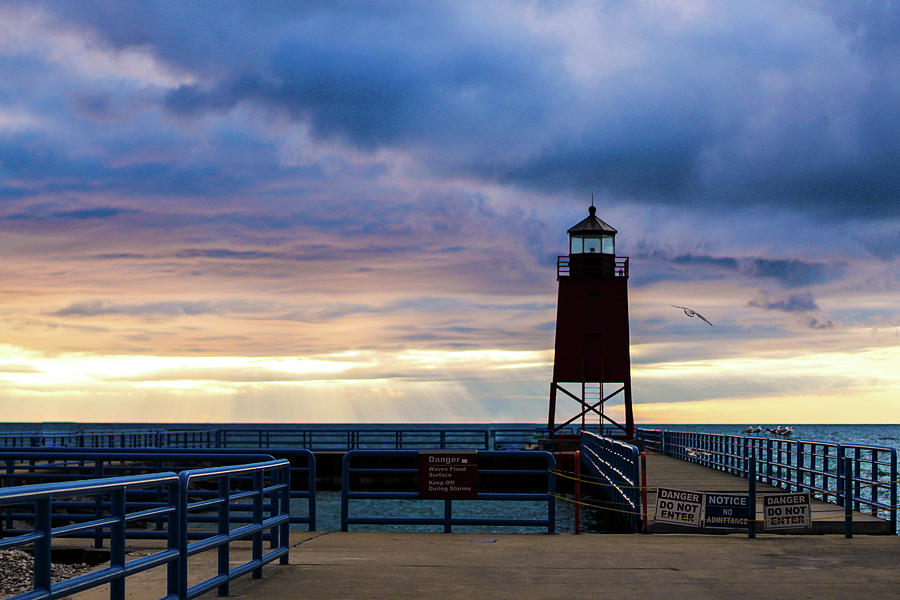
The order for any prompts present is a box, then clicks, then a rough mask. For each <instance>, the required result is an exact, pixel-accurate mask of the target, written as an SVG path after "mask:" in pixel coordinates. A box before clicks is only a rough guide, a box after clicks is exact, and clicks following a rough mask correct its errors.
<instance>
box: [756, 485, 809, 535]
mask: <svg viewBox="0 0 900 600" xmlns="http://www.w3.org/2000/svg"><path fill="white" fill-rule="evenodd" d="M763 521H764V522H765V525H766V529H792V528H795V527H809V526H810V525H811V524H812V519H811V518H810V511H809V492H806V493H802V494H772V495H771V496H763Z"/></svg>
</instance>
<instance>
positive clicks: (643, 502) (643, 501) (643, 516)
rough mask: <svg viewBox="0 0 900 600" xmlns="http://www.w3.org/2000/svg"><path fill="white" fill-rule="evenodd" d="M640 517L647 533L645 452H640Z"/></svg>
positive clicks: (647, 509)
mask: <svg viewBox="0 0 900 600" xmlns="http://www.w3.org/2000/svg"><path fill="white" fill-rule="evenodd" d="M640 482H641V484H640V485H641V519H642V520H643V524H644V533H647V531H648V530H649V526H648V523H647V513H648V512H649V510H650V509H649V507H648V506H647V453H646V452H641V480H640Z"/></svg>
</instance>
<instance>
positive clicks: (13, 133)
mask: <svg viewBox="0 0 900 600" xmlns="http://www.w3.org/2000/svg"><path fill="white" fill-rule="evenodd" d="M898 106H900V6H898V5H897V4H896V3H894V2H891V1H887V0H885V1H877V0H876V1H873V2H865V3H862V2H859V3H845V2H824V1H823V2H817V1H808V2H807V1H801V2H791V3H785V2H777V1H772V2H770V1H760V2H752V3H745V2H711V1H710V2H705V1H702V0H696V1H682V2H675V1H672V2H666V1H657V0H643V1H622V2H593V1H592V2H581V1H577V0H572V1H566V0H558V1H551V0H548V1H545V2H539V1H532V2H517V1H506V0H496V1H492V2H489V3H485V2H470V1H466V0H459V1H454V2H428V3H426V2H403V1H397V2H389V3H369V2H353V1H348V2H337V3H335V2H304V3H296V2H275V1H270V2H252V3H248V2H203V1H198V2H191V3H186V2H181V1H172V2H165V1H157V2H125V1H108V2H106V1H93V0H79V1H77V2H40V1H33V0H30V1H28V2H17V1H9V2H4V3H3V4H2V5H0V253H2V261H0V281H2V282H3V285H2V287H0V420H2V421H85V422H92V421H141V422H180V423H191V422H295V423H316V422H345V423H349V422H389V423H404V422H468V423H485V422H496V423H500V422H541V421H544V420H546V417H547V414H546V413H547V403H548V395H549V383H550V377H551V374H552V362H553V345H554V327H555V319H556V294H557V283H556V257H557V256H558V255H562V254H565V253H566V252H567V237H566V230H567V229H568V228H569V227H571V226H572V225H574V224H575V223H577V222H579V221H580V220H581V219H583V218H584V217H585V216H586V215H587V207H588V205H589V204H590V202H591V198H592V195H593V199H594V203H595V205H596V206H597V214H598V216H599V217H601V218H602V219H603V220H604V221H606V222H607V223H609V224H611V225H612V226H613V227H615V228H616V229H617V230H618V232H619V233H618V235H617V238H616V241H617V253H618V254H619V255H621V256H628V257H629V259H630V273H631V276H630V279H629V311H630V332H631V357H632V379H633V394H634V413H635V418H636V420H637V422H638V423H648V424H652V423H745V424H750V423H786V424H790V423H898V422H900V307H898V300H897V299H898V297H900V294H898V291H900V210H898V206H900V169H898V165H900V119H898V116H897V107H898ZM673 304H674V305H685V306H690V307H692V308H694V309H695V310H697V311H699V312H700V313H701V314H703V315H704V316H705V317H706V318H707V319H708V320H709V321H710V322H712V323H713V324H714V326H713V327H709V326H708V325H706V324H705V323H703V322H702V321H699V320H698V319H691V318H688V317H687V316H685V314H684V313H682V312H681V311H680V310H679V309H677V308H673V307H672V306H671V305H673ZM561 402H562V401H561ZM565 411H571V412H572V413H574V411H575V405H574V404H573V405H572V406H570V407H568V408H566V407H565V405H564V404H562V403H561V408H560V412H559V413H558V414H559V416H560V417H565V416H568V415H564V414H563V413H564V412H565ZM610 414H613V415H614V416H618V415H621V406H618V407H612V408H611V409H610Z"/></svg>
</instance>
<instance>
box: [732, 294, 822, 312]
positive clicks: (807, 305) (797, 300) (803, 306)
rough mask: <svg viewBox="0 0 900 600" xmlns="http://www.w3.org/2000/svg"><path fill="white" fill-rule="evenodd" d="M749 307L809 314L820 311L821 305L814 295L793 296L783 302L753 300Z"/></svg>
mask: <svg viewBox="0 0 900 600" xmlns="http://www.w3.org/2000/svg"><path fill="white" fill-rule="evenodd" d="M747 305H748V306H753V307H756V308H761V309H763V310H780V311H783V312H799V313H803V312H809V311H817V310H819V305H818V304H816V301H815V299H813V296H812V293H810V292H805V293H803V294H791V295H790V296H788V297H787V298H785V299H783V300H768V299H766V300H751V301H750V302H748V303H747Z"/></svg>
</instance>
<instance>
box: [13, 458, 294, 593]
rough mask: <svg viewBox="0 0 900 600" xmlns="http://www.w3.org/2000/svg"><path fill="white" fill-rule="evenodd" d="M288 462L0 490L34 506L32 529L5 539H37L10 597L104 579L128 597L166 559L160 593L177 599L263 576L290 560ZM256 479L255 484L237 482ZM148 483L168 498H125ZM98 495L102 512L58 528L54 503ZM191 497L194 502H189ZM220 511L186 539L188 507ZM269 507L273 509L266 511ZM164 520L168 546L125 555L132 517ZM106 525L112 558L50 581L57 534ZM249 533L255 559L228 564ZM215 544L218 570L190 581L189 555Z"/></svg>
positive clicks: (23, 542) (17, 543)
mask: <svg viewBox="0 0 900 600" xmlns="http://www.w3.org/2000/svg"><path fill="white" fill-rule="evenodd" d="M288 469H289V463H288V461H286V460H279V461H276V460H270V461H264V462H258V463H252V464H246V465H234V466H226V467H212V468H208V469H192V470H188V471H183V472H182V473H181V474H180V475H176V474H175V473H174V472H163V473H150V474H143V475H131V476H127V477H107V478H104V479H88V480H82V481H67V482H60V483H47V484H41V485H25V486H17V487H9V488H2V489H0V507H21V506H23V505H31V506H32V507H33V508H32V510H31V511H30V512H31V514H32V515H33V523H34V528H33V529H30V530H24V531H22V532H10V531H7V532H6V534H9V533H17V534H18V535H14V536H12V537H6V538H4V539H0V549H3V548H15V547H22V546H29V545H33V548H34V557H35V558H34V572H33V581H32V590H31V591H29V592H24V593H22V594H18V595H16V596H13V597H12V599H13V600H42V599H44V598H47V599H51V600H52V599H56V598H63V597H66V596H69V595H71V594H75V593H77V592H81V591H84V590H87V589H90V588H93V587H97V586H100V585H105V584H109V585H110V598H111V600H124V598H125V582H126V578H127V577H128V576H130V575H134V574H136V573H140V572H142V571H145V570H148V569H152V568H155V567H160V566H163V565H165V566H166V569H167V573H166V595H165V596H163V600H173V599H175V598H178V599H181V600H187V599H188V598H193V597H195V596H197V595H199V594H200V593H203V592H204V591H206V590H209V589H212V588H214V587H216V588H218V589H219V593H220V594H223V593H224V594H227V591H228V582H229V581H231V580H232V579H234V578H236V577H239V576H241V575H243V574H245V573H248V572H252V573H253V575H254V577H259V576H261V569H262V566H263V565H265V564H267V563H269V562H271V561H273V560H275V559H280V561H281V563H282V564H287V553H288V547H289V545H288V541H289V540H288V523H289V510H290V504H289V503H290V497H289V494H288V492H289V487H290V485H289V478H290V475H289V470H288ZM247 478H249V480H250V481H251V482H252V484H251V485H250V486H247V485H244V484H239V485H234V484H237V483H239V482H242V481H247ZM199 480H207V481H208V480H214V481H216V482H217V484H218V485H217V489H215V490H212V491H213V494H214V495H213V496H210V494H209V492H210V490H209V489H204V490H203V493H202V494H201V496H202V497H201V498H200V499H199V500H198V499H196V496H197V494H198V491H197V490H193V489H191V484H192V483H193V482H195V481H199ZM147 488H150V489H151V490H155V489H163V490H165V500H164V501H163V502H158V503H154V504H153V505H152V506H150V507H145V506H137V507H135V506H131V507H129V503H128V502H127V500H126V497H127V495H128V493H131V492H134V491H139V490H142V489H147ZM83 497H93V498H95V499H96V500H97V502H98V504H99V505H101V506H102V507H103V510H102V512H101V513H100V514H99V515H96V516H95V517H94V518H92V519H90V520H87V521H83V520H82V521H79V520H75V522H71V523H68V524H66V525H60V526H57V527H53V522H54V520H58V519H59V518H60V515H59V514H56V513H54V510H57V509H58V507H57V504H58V503H59V502H61V500H60V499H61V498H83ZM192 498H193V501H192ZM248 500H249V503H250V507H251V517H252V518H251V519H250V520H249V523H247V524H245V525H242V526H239V527H236V528H233V529H232V528H231V526H232V524H233V523H234V522H235V521H234V519H232V518H231V517H230V511H231V510H234V508H235V507H236V506H237V507H240V506H241V504H246V503H247V501H248ZM211 510H213V511H215V512H216V515H217V523H218V529H217V531H216V532H213V533H212V535H210V532H199V533H201V534H202V537H204V539H202V540H200V541H197V542H193V543H188V540H189V538H190V537H192V535H191V534H192V533H196V532H193V531H192V530H191V529H190V522H189V520H188V515H189V513H191V512H196V511H201V512H209V511H211ZM266 510H268V512H269V516H268V517H266V516H265V515H264V511H266ZM159 519H163V521H164V524H165V534H164V539H165V540H166V547H165V549H163V550H159V551H156V552H154V553H152V554H149V555H146V556H141V557H140V558H137V559H133V560H126V556H125V541H126V539H128V538H132V537H134V531H133V530H132V529H129V527H128V525H129V524H133V523H141V522H143V523H149V524H153V523H155V522H157V521H158V520H159ZM96 530H102V531H103V532H104V535H105V537H108V538H109V539H110V565H109V566H108V567H106V568H103V569H98V570H96V571H91V572H89V573H86V574H84V575H79V576H77V577H73V578H71V579H66V580H64V581H60V582H57V583H51V573H50V571H51V564H52V563H51V556H52V543H53V539H54V538H59V537H73V536H80V535H83V534H87V535H89V536H93V535H94V532H95V531H96ZM265 531H268V536H267V537H268V538H269V539H270V541H271V546H272V550H270V551H269V552H268V553H265V554H263V552H262V534H263V532H265ZM247 537H249V538H250V539H251V546H252V548H251V559H250V560H249V561H247V562H245V563H244V564H242V565H240V566H238V567H235V568H230V565H229V544H230V542H232V541H235V540H240V539H245V538H247ZM213 548H216V549H217V550H218V552H219V561H218V566H219V569H218V573H217V575H216V576H214V577H212V578H209V579H207V580H206V581H204V582H201V583H198V584H197V585H195V586H192V587H188V586H187V581H188V579H187V575H188V573H187V568H188V557H190V556H193V555H195V554H199V553H201V552H204V551H207V550H211V549H213Z"/></svg>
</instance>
